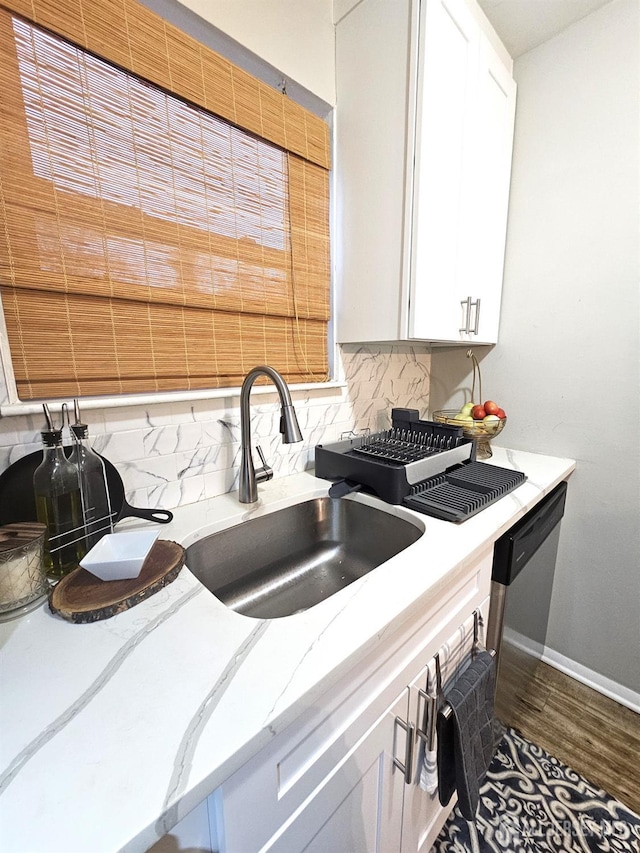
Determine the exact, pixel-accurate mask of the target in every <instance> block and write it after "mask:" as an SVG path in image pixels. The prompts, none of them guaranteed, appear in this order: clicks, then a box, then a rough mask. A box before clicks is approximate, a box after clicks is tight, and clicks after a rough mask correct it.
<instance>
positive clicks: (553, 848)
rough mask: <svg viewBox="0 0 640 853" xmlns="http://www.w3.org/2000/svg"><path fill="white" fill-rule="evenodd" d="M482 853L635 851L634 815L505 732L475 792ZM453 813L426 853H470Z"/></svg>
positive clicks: (637, 824) (638, 838)
mask: <svg viewBox="0 0 640 853" xmlns="http://www.w3.org/2000/svg"><path fill="white" fill-rule="evenodd" d="M476 826H477V827H478V835H479V839H480V850H481V851H482V853H533V851H535V853H538V851H540V853H558V851H570V853H609V851H611V853H640V817H638V815H636V814H634V813H633V812H632V811H630V810H629V809H628V808H626V806H624V805H622V803H620V802H618V801H617V800H614V799H612V798H611V797H610V796H609V794H607V793H606V792H605V791H602V790H601V789H600V788H597V787H595V786H594V785H592V784H591V783H590V782H587V781H586V779H583V778H582V777H581V776H579V775H578V774H577V773H575V772H574V771H573V770H571V769H570V768H569V767H567V766H566V765H565V764H562V762H560V761H558V759H557V758H554V757H553V756H551V755H549V753H547V752H545V751H544V749H541V748H540V747H539V746H536V745H535V744H533V743H531V741H528V740H525V739H524V738H523V737H521V736H520V735H519V734H518V733H517V732H516V731H515V730H514V729H507V731H506V733H505V735H504V737H503V738H502V741H501V742H500V745H499V746H498V749H497V752H496V754H495V755H494V757H493V761H492V763H491V767H490V768H489V772H488V774H487V779H486V781H485V784H484V786H483V787H482V789H481V791H480V804H479V806H478V812H477V816H476ZM471 850H472V847H471V841H470V838H469V830H468V827H467V823H466V821H465V820H464V818H463V817H462V815H461V814H460V812H459V811H458V808H457V807H456V808H455V810H454V812H453V814H452V815H451V817H450V818H449V820H448V822H447V823H446V824H445V826H444V827H443V829H442V832H441V833H440V835H439V836H438V838H437V839H436V843H435V844H434V846H433V853H467V851H468V852H469V853H471Z"/></svg>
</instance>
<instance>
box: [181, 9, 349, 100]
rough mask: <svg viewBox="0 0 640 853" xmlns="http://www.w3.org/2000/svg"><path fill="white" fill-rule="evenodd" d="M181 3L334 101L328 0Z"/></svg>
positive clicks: (332, 42) (298, 81) (316, 92)
mask: <svg viewBox="0 0 640 853" xmlns="http://www.w3.org/2000/svg"><path fill="white" fill-rule="evenodd" d="M180 2H181V3H182V5H184V6H186V7H187V8H189V9H191V11H192V12H195V13H196V14H197V15H199V16H200V17H201V18H204V20H205V21H208V22H209V23H210V24H213V25H214V26H215V27H217V28H218V29H220V30H222V31H223V32H224V33H226V34H227V35H229V36H231V38H234V39H235V40H236V41H239V42H240V44H242V45H244V47H246V48H248V49H249V50H251V51H253V52H254V53H256V54H257V55H258V56H260V57H261V58H262V59H264V60H265V61H266V62H268V63H270V64H271V65H273V66H274V67H275V68H278V69H279V70H280V71H282V72H283V74H285V75H287V76H288V77H290V78H291V79H292V80H295V81H296V82H297V83H299V84H300V85H301V86H304V87H305V88H307V89H309V90H311V91H312V92H314V93H315V94H316V95H318V96H319V97H320V98H322V99H323V100H325V101H326V102H327V103H328V104H332V105H333V104H335V102H336V86H335V62H334V30H333V3H332V0H180Z"/></svg>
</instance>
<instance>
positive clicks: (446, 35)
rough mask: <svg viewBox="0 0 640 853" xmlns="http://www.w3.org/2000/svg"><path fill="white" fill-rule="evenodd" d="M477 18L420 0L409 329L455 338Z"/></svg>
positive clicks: (458, 6) (448, 3)
mask: <svg viewBox="0 0 640 853" xmlns="http://www.w3.org/2000/svg"><path fill="white" fill-rule="evenodd" d="M479 51H480V33H479V29H478V24H477V22H476V21H475V19H474V18H473V16H472V14H471V12H470V11H469V8H468V7H467V5H466V4H465V3H464V2H463V0H427V2H423V3H422V4H421V15H420V42H419V59H418V68H417V75H418V77H417V79H418V85H417V106H416V123H415V165H414V171H413V217H412V218H413V222H412V229H411V277H410V281H411V285H410V297H409V298H410V303H409V337H411V338H422V339H426V340H436V341H437V340H449V341H450V340H457V339H458V337H459V335H458V328H459V327H460V326H461V306H460V301H461V299H463V298H466V296H467V294H466V293H465V289H466V283H465V281H464V279H463V276H462V274H461V272H462V271H461V258H462V256H463V253H464V244H465V242H466V241H467V232H469V231H470V230H471V225H472V223H471V222H470V219H471V217H470V215H469V210H470V207H471V204H472V199H471V194H472V192H473V171H474V168H475V160H476V157H475V152H474V150H473V149H474V145H475V139H474V128H475V124H476V114H477V98H478V78H477V73H478V61H479Z"/></svg>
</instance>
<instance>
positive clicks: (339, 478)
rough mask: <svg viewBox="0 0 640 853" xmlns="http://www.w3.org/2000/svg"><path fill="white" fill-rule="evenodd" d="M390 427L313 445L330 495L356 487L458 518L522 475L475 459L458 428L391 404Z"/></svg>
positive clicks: (318, 471)
mask: <svg viewBox="0 0 640 853" xmlns="http://www.w3.org/2000/svg"><path fill="white" fill-rule="evenodd" d="M391 414H392V427H391V429H390V430H386V431H384V432H380V433H375V434H374V435H363V436H356V437H355V438H350V439H347V440H346V441H340V442H336V443H335V444H329V445H321V444H319V445H317V447H316V452H315V464H316V476H318V477H322V478H324V479H327V480H333V481H334V486H333V487H332V489H331V490H330V493H332V494H336V495H339V494H346V493H348V492H349V491H353V490H355V489H359V488H362V489H364V490H365V491H369V492H372V493H373V494H375V495H377V496H378V497H379V498H381V499H382V500H384V501H386V502H387V503H392V504H403V505H404V506H407V507H410V508H411V509H413V510H416V511H417V512H421V513H424V514H425V515H430V516H433V517H435V518H440V519H443V520H445V521H454V522H459V521H464V520H466V519H467V518H470V517H471V516H472V515H475V514H476V513H478V512H480V511H481V510H483V509H485V507H487V506H489V505H490V504H492V503H494V501H497V500H498V499H499V498H501V497H503V495H506V494H507V493H508V492H510V491H512V490H513V489H515V488H516V487H517V486H519V485H520V484H521V483H523V482H524V481H525V480H526V476H525V475H524V474H523V473H522V472H521V471H512V470H510V469H507V468H500V467H499V466H497V465H488V464H486V463H484V462H482V463H481V462H476V461H475V442H474V441H473V440H472V439H467V438H465V437H464V435H463V432H462V429H461V428H460V427H454V426H450V425H447V424H439V423H434V422H433V421H423V420H420V419H419V412H418V410H417V409H393V410H392V413H391Z"/></svg>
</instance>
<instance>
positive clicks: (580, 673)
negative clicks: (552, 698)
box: [504, 627, 640, 714]
mask: <svg viewBox="0 0 640 853" xmlns="http://www.w3.org/2000/svg"><path fill="white" fill-rule="evenodd" d="M504 639H505V640H507V642H509V643H511V644H512V645H513V646H515V647H516V648H517V649H521V650H522V651H524V652H527V653H528V654H533V655H534V657H540V658H541V660H543V661H544V663H548V664H549V666H553V667H554V668H555V669H559V670H560V672H564V674H565V675H568V676H570V677H571V678H575V680H576V681H580V682H582V684H586V685H587V687H591V688H592V689H593V690H597V691H598V693H602V694H603V695H604V696H608V697H609V699H613V700H614V701H615V702H618V703H619V704H620V705H624V706H625V707H627V708H630V709H631V710H632V711H635V712H636V714H640V693H637V692H636V691H635V690H631V689H630V688H629V687H625V686H624V685H623V684H618V682H617V681H613V680H612V679H611V678H607V677H606V676H604V675H601V674H600V673H599V672H596V671H595V670H593V669H589V668H588V667H586V666H583V665H582V664H581V663H578V662H577V661H575V660H572V659H571V658H568V657H566V656H565V655H561V654H560V652H556V651H555V649H551V648H549V646H545V647H544V652H543V653H542V655H540V651H539V649H536V648H534V644H533V643H532V641H531V640H530V639H529V638H528V637H525V636H524V635H523V634H518V633H517V632H516V631H512V630H511V629H510V628H506V627H505V629H504Z"/></svg>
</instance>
